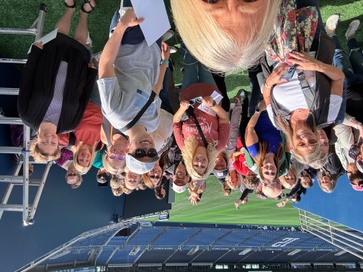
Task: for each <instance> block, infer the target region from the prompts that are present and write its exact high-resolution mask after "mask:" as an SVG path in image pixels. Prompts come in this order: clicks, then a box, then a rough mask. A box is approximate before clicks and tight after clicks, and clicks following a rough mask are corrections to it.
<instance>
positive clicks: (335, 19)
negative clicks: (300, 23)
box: [325, 14, 340, 34]
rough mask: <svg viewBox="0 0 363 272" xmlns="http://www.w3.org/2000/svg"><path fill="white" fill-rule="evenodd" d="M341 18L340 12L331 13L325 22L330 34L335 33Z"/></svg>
mask: <svg viewBox="0 0 363 272" xmlns="http://www.w3.org/2000/svg"><path fill="white" fill-rule="evenodd" d="M339 20H340V14H333V15H330V16H329V18H328V19H327V20H326V23H325V30H326V32H327V33H328V34H330V33H334V32H335V30H336V29H337V26H338V23H339Z"/></svg>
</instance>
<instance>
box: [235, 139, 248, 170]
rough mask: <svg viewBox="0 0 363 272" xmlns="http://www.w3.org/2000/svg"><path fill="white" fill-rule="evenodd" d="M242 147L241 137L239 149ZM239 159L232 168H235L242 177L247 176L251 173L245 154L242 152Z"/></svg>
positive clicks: (238, 140)
mask: <svg viewBox="0 0 363 272" xmlns="http://www.w3.org/2000/svg"><path fill="white" fill-rule="evenodd" d="M242 147H243V144H242V141H241V137H238V139H237V149H238V150H240V149H241V148H242ZM237 158H238V159H237V160H235V161H234V162H233V163H232V166H233V167H234V169H236V171H237V172H238V173H239V174H241V175H242V176H247V173H248V172H249V171H250V169H249V168H248V167H247V164H246V158H245V155H244V153H243V152H242V153H241V154H240V155H238V157H237Z"/></svg>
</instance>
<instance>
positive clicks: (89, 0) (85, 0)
mask: <svg viewBox="0 0 363 272" xmlns="http://www.w3.org/2000/svg"><path fill="white" fill-rule="evenodd" d="M85 4H88V5H89V6H90V7H91V10H85V9H84V7H83V6H84V5H85ZM94 9H95V7H94V6H92V4H91V0H84V2H83V5H82V7H81V10H82V11H83V12H84V13H87V14H90V13H91V12H92V11H93V10H94Z"/></svg>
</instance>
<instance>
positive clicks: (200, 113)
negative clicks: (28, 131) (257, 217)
mask: <svg viewBox="0 0 363 272" xmlns="http://www.w3.org/2000/svg"><path fill="white" fill-rule="evenodd" d="M121 3H122V4H121V5H120V7H119V8H117V10H116V12H115V14H114V17H113V18H112V20H111V25H110V38H109V40H108V41H107V43H106V44H105V46H104V48H103V51H102V53H101V55H100V57H99V59H94V58H92V54H91V49H90V41H89V33H88V29H87V17H88V15H89V13H91V12H92V11H93V9H94V8H95V6H96V3H95V0H85V1H84V3H83V5H82V7H81V11H80V12H81V15H80V19H79V23H78V26H77V29H76V31H75V36H74V38H71V37H69V36H68V35H69V31H70V23H71V18H72V15H73V13H74V11H75V9H76V3H75V0H65V9H66V10H65V13H64V15H63V16H62V17H61V18H60V20H59V21H58V22H57V24H56V28H58V34H57V37H56V38H55V39H54V40H52V41H50V42H49V43H47V44H44V45H43V44H41V43H34V44H33V46H32V48H31V52H30V54H29V58H28V61H27V63H26V65H25V68H24V71H23V76H22V80H21V85H20V93H19V98H18V111H19V115H20V117H21V118H22V120H23V121H24V123H25V124H27V125H29V126H30V127H31V128H32V129H33V130H34V131H37V136H36V137H35V139H34V140H33V142H32V145H31V154H32V156H33V157H34V159H35V160H38V161H49V160H55V161H56V162H57V164H58V165H59V166H61V167H63V168H64V169H66V171H67V173H66V180H67V183H68V184H69V185H70V186H71V187H72V188H78V187H79V186H80V185H81V183H82V175H85V174H86V173H87V172H88V171H89V169H90V168H91V167H92V165H93V166H94V167H96V168H99V170H98V172H97V176H96V179H97V181H98V182H99V183H106V182H108V183H109V185H110V187H111V189H112V192H113V194H114V195H115V196H120V195H122V194H130V193H132V192H133V191H134V190H145V189H147V188H148V189H152V190H154V192H155V196H156V198H158V199H162V198H164V197H165V195H166V191H167V189H168V188H167V185H168V184H171V187H172V189H173V190H174V191H175V192H177V193H182V192H184V191H188V193H189V199H190V201H191V203H192V204H197V203H198V202H199V201H200V200H201V197H202V195H203V192H204V191H205V190H206V179H207V178H208V177H210V176H211V175H213V176H214V177H216V178H217V179H218V181H219V183H220V184H221V187H222V192H223V194H224V195H225V196H228V195H230V194H231V191H232V190H240V191H241V197H240V199H239V200H237V201H236V202H235V203H234V205H235V207H236V208H239V206H240V205H241V204H245V203H247V201H248V195H249V194H251V193H253V192H255V194H256V196H258V197H259V198H261V199H266V198H267V197H269V198H275V199H282V198H283V197H284V196H285V197H286V198H285V199H284V200H282V201H281V202H280V203H279V204H278V207H283V206H285V204H286V203H287V202H288V201H289V200H291V201H299V200H300V198H301V196H300V195H301V194H302V193H305V191H306V189H308V188H310V187H312V186H313V185H314V183H318V184H319V186H320V187H321V189H322V190H323V191H324V192H327V193H330V192H332V191H333V190H334V189H335V187H336V184H337V182H338V179H339V177H340V176H341V175H343V174H345V173H347V176H348V179H349V180H350V182H351V184H352V188H353V189H354V190H359V191H360V190H363V155H362V151H363V148H362V142H361V141H360V139H361V137H363V125H362V123H361V121H362V119H363V118H362V117H363V116H362V114H361V111H360V110H359V107H360V105H361V104H362V101H363V95H362V94H361V87H363V53H362V49H361V48H360V46H359V43H358V42H357V41H356V39H355V32H356V31H357V29H358V27H359V24H360V22H359V20H353V21H352V22H351V23H350V25H349V27H348V29H347V31H346V33H345V36H346V38H347V44H348V47H349V51H350V52H349V56H348V54H346V53H345V52H344V51H343V49H342V47H341V45H340V42H339V40H338V38H337V36H336V35H335V31H336V28H337V27H338V23H339V19H340V17H339V15H337V14H334V15H332V16H330V17H329V18H328V20H327V22H326V24H325V25H324V24H323V22H322V19H321V17H320V12H319V9H318V0H266V1H258V0H256V1H240V0H228V1H223V0H198V1H197V0H171V7H172V15H173V19H174V21H175V24H176V27H177V30H178V32H179V34H180V37H181V39H182V43H181V49H180V51H181V54H182V61H183V63H182V64H183V69H182V72H183V82H182V85H181V88H180V90H178V91H177V96H176V97H175V96H173V95H171V94H170V93H175V86H174V83H173V64H172V59H171V58H170V47H169V46H168V44H167V43H166V42H165V41H166V40H167V39H168V38H170V37H171V36H172V35H173V32H172V31H168V32H167V33H165V34H164V35H163V36H162V37H161V38H160V39H159V40H158V41H156V42H155V43H154V44H152V45H150V46H148V45H147V43H146V41H145V38H144V35H143V33H142V31H141V28H140V26H139V25H140V24H141V23H142V22H143V20H144V19H143V18H137V17H136V15H135V12H134V10H133V9H132V6H131V2H130V1H129V0H123V1H121ZM195 26H198V27H195ZM241 68H243V69H248V76H249V79H250V88H251V95H250V97H248V95H247V91H245V90H240V91H239V92H238V93H237V95H236V96H235V97H234V98H233V103H229V98H228V95H227V91H226V85H225V83H224V75H225V74H224V73H225V72H230V71H235V70H238V69H241ZM96 81H97V82H96ZM176 101H177V103H175V102H176ZM173 104H174V105H175V104H177V105H178V104H179V107H176V108H175V107H173V106H172V105H173ZM285 189H287V190H290V192H289V193H287V194H286V195H285V194H284V190H285Z"/></svg>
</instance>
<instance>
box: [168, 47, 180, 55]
mask: <svg viewBox="0 0 363 272" xmlns="http://www.w3.org/2000/svg"><path fill="white" fill-rule="evenodd" d="M169 49H170V54H175V53H176V52H177V51H178V50H177V49H176V48H175V47H174V46H169Z"/></svg>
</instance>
